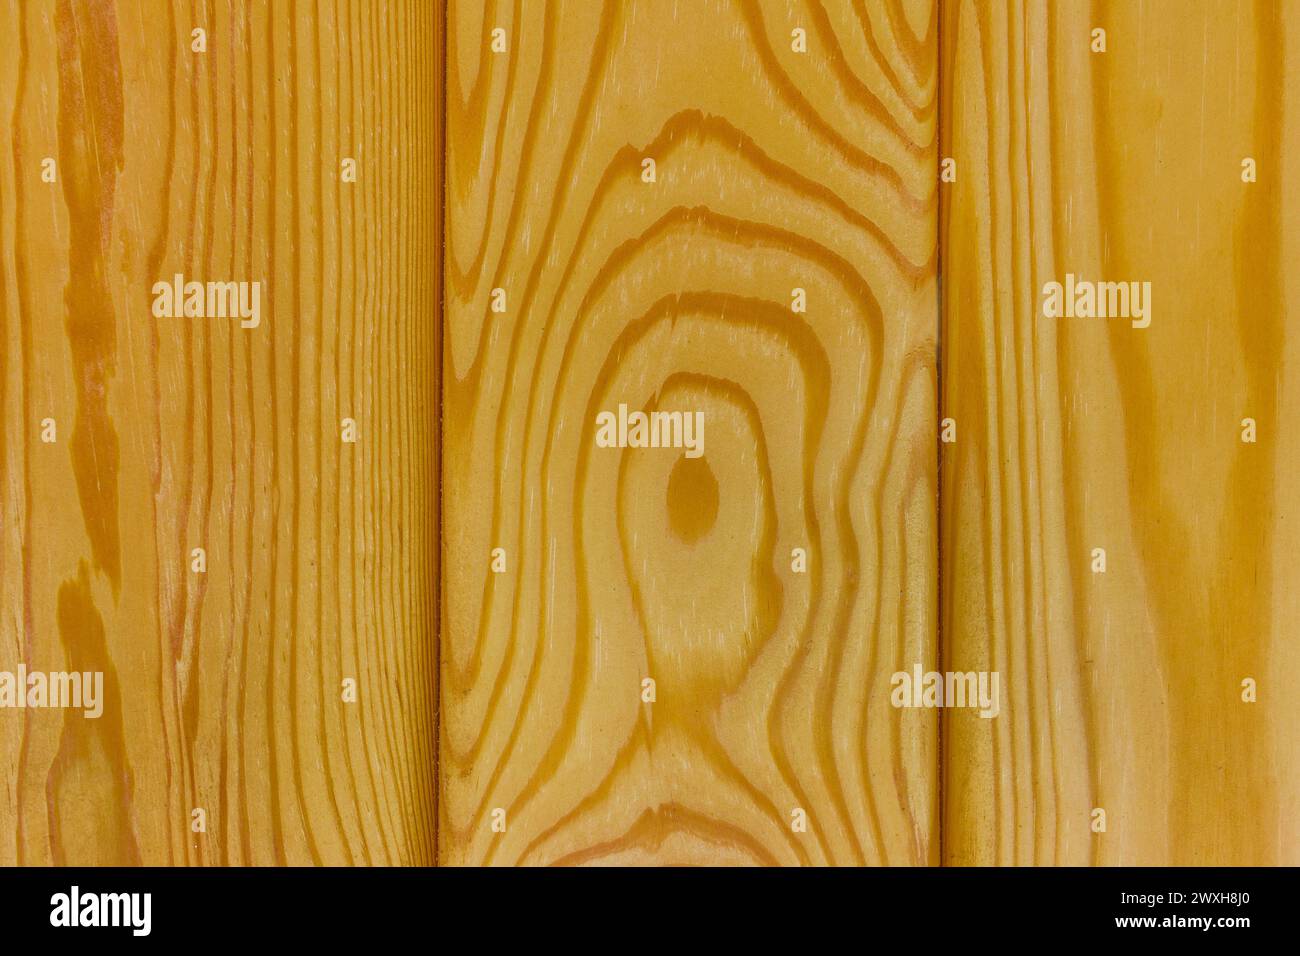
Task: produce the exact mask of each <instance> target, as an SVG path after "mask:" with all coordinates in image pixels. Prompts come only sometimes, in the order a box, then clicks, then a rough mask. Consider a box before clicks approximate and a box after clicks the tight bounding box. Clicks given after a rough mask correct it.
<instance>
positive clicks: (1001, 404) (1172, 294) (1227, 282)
mask: <svg viewBox="0 0 1300 956" xmlns="http://www.w3.org/2000/svg"><path fill="white" fill-rule="evenodd" d="M1096 27H1100V28H1103V29H1105V30H1106V31H1107V49H1106V52H1105V53H1093V52H1091V48H1090V47H1091V31H1092V29H1093V28H1096ZM941 35H942V38H943V40H942V45H943V67H942V75H943V96H942V105H941V115H942V127H943V132H942V145H941V150H942V151H943V153H944V154H945V155H951V156H953V157H954V158H956V159H957V163H958V170H959V177H958V181H957V182H956V183H955V184H952V185H950V186H945V188H944V193H943V227H942V231H943V238H942V253H941V261H942V263H943V284H944V335H943V409H944V411H943V413H944V414H945V415H951V416H952V417H954V418H955V419H957V422H958V429H959V440H958V442H957V443H956V444H955V445H953V446H947V447H946V448H945V453H944V457H943V468H942V478H941V486H942V506H941V523H942V531H941V553H942V555H943V560H942V580H943V584H942V590H943V595H944V598H943V608H942V618H941V631H942V634H943V639H942V640H943V653H944V659H945V661H946V662H948V663H945V667H955V668H959V669H964V668H987V667H992V668H995V669H998V670H1000V671H1001V672H1002V675H1003V684H1004V687H1006V693H1005V695H1004V696H1005V697H1006V700H1005V701H1004V704H1003V713H1002V715H1001V716H1000V717H999V718H998V719H996V720H993V721H982V720H979V719H978V718H975V717H973V716H971V715H970V714H969V712H949V713H948V714H947V715H946V718H947V719H946V722H945V726H944V751H945V754H946V757H947V760H946V764H945V774H944V848H945V852H944V858H945V862H947V863H954V864H963V863H1019V864H1030V863H1038V864H1051V863H1062V864H1064V863H1069V864H1087V863H1096V864H1103V865H1109V864H1182V865H1186V864H1280V863H1287V864H1292V865H1294V864H1296V863H1298V862H1300V824H1298V823H1297V819H1300V817H1298V815H1297V809H1300V807H1298V806H1297V802H1298V800H1300V748H1298V747H1297V741H1298V740H1300V705H1297V703H1296V697H1295V694H1294V691H1295V688H1296V686H1297V682H1298V681H1300V607H1298V606H1297V603H1298V602H1300V570H1298V569H1297V565H1296V561H1295V555H1296V554H1297V547H1298V546H1300V524H1297V522H1298V521H1300V513H1298V512H1297V510H1296V502H1297V500H1300V477H1298V469H1300V437H1298V433H1297V432H1296V429H1295V427H1294V420H1295V418H1296V416H1297V415H1300V384H1298V383H1297V380H1296V378H1295V369H1296V367H1297V360H1300V338H1297V336H1296V334H1295V329H1294V325H1295V321H1296V317H1295V309H1296V304H1297V302H1300V274H1297V272H1296V270H1295V268H1294V265H1295V263H1296V262H1300V192H1298V191H1297V186H1296V183H1295V181H1294V176H1291V177H1290V178H1289V179H1288V174H1289V173H1290V172H1293V171H1294V168H1295V157H1296V155H1297V152H1298V150H1300V112H1298V111H1297V108H1296V103H1297V97H1298V96H1300V68H1297V66H1296V63H1297V62H1298V61H1297V60H1296V58H1295V56H1294V51H1295V50H1296V49H1297V47H1298V46H1300V8H1297V7H1295V6H1294V5H1292V4H1272V3H1249V2H1208V0H1207V2H1203V3H1202V2H1198V3H1173V2H1169V3H1162V2H1145V3H1128V2H1124V3H1120V2H1116V3H1094V4H1086V3H1042V2H1034V3H1027V4H1005V5H1004V4H1000V3H973V2H952V3H946V4H944V8H943V22H942V29H941ZM1245 157H1251V158H1253V159H1255V160H1256V163H1257V169H1258V173H1257V181H1256V182H1254V183H1245V182H1243V181H1242V160H1243V158H1245ZM1288 167H1289V168H1288ZM1066 273H1074V274H1076V275H1080V276H1087V277H1090V278H1092V279H1099V280H1100V279H1105V280H1112V281H1118V280H1145V281H1150V282H1151V283H1152V312H1151V324H1150V326H1149V327H1147V328H1134V327H1133V326H1132V324H1131V323H1130V322H1129V321H1126V320H1123V319H1120V320H1115V319H1100V318H1091V319H1089V318H1077V317H1076V318H1061V319H1045V318H1044V317H1043V315H1042V309H1041V303H1042V295H1041V290H1042V288H1043V284H1044V283H1045V282H1048V281H1052V280H1058V281H1063V280H1064V278H1065V275H1066ZM1245 418H1253V419H1255V420H1256V422H1257V427H1258V440H1257V442H1255V443H1253V444H1248V443H1243V442H1242V440H1241V433H1242V429H1241V420H1242V419H1245ZM1094 548H1105V549H1106V555H1107V568H1106V571H1105V573H1093V571H1092V551H1093V549H1094ZM1245 678H1253V679H1254V680H1255V681H1256V682H1257V685H1258V702H1256V703H1245V702H1243V701H1242V699H1241V693H1242V686H1241V682H1242V681H1243V679H1245ZM1094 808H1101V809H1104V810H1105V811H1106V815H1107V821H1106V822H1107V828H1106V832H1105V833H1094V832H1093V831H1092V829H1091V827H1090V823H1091V820H1092V816H1091V814H1092V811H1093V809H1094Z"/></svg>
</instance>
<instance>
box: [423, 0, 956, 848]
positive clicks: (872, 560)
mask: <svg viewBox="0 0 1300 956" xmlns="http://www.w3.org/2000/svg"><path fill="white" fill-rule="evenodd" d="M936 26H937V25H936V15H935V9H934V4H933V3H932V2H929V0H909V2H887V3H874V2H873V3H860V2H854V3H835V4H822V3H815V2H814V3H785V2H763V3H755V2H749V0H745V2H730V0H726V2H724V0H702V2H698V3H689V4H685V3H675V2H670V0H649V2H627V3H619V4H604V5H598V4H595V3H587V2H568V3H547V4H542V3H525V4H507V3H495V2H488V3H482V4H479V3H474V2H462V0H453V2H451V3H450V4H449V7H448V26H447V43H448V48H447V62H448V77H447V169H448V175H447V186H446V189H447V223H446V236H447V241H446V255H445V260H444V269H445V272H444V279H445V288H446V299H445V309H446V313H445V319H444V338H443V342H444V348H443V383H444V407H443V448H442V452H443V461H444V471H443V479H442V494H443V518H444V535H445V537H444V563H445V568H446V572H445V576H444V579H443V582H442V587H443V602H442V608H443V617H442V634H441V661H440V664H441V695H442V696H441V700H442V709H441V714H442V724H441V737H440V743H441V746H440V767H441V800H440V807H439V811H440V813H439V820H440V826H439V853H440V858H441V859H442V860H443V861H444V862H446V863H452V864H468V863H492V864H511V863H525V864H540V863H685V862H705V863H768V864H799V863H813V864H820V863H845V864H853V863H892V864H904V863H926V862H934V861H935V860H937V857H938V843H937V835H936V829H935V827H936V805H937V804H936V800H937V796H936V789H935V783H936V772H937V766H938V755H937V751H936V726H937V721H936V719H935V716H934V711H932V710H930V711H926V710H919V709H915V710H902V709H899V710H896V709H894V708H893V707H892V706H891V704H890V677H891V674H892V673H893V672H895V671H897V670H901V669H908V668H910V667H911V666H912V664H913V663H924V664H925V666H926V667H930V666H933V661H934V654H935V650H936V646H935V609H936V606H937V598H936V595H935V581H936V538H935V526H934V525H935V495H936V470H937V454H936V450H935V445H936V443H935V434H934V425H935V410H936V390H937V382H936V379H935V335H936V330H937V325H938V314H937V295H936V293H937V289H936V279H935V269H936V261H935V248H936V242H937V190H936V182H935V172H936V158H937V157H936V153H935V148H936V142H937V140H936V125H935V106H936V101H937V87H936V84H937V72H936V64H937V54H938V42H937V32H936ZM796 30H801V31H803V34H804V37H805V43H806V46H805V48H804V50H803V51H800V50H797V49H796V47H797V46H799V45H800V44H799V42H798V39H797V36H796V34H795V32H794V31H796ZM497 31H499V32H497ZM494 45H495V47H496V49H494ZM647 161H653V164H654V169H653V173H654V175H653V179H652V180H651V177H650V175H649V173H648V169H649V166H648V165H647ZM795 289H802V290H803V291H804V294H805V296H806V302H807V308H806V311H803V312H797V311H794V309H793V304H794V298H793V290H795ZM494 290H499V292H496V293H495V294H494ZM494 306H495V307H496V308H495V310H494ZM620 405H626V406H627V409H628V410H629V411H630V412H632V413H637V412H682V413H686V414H692V415H693V414H695V413H701V414H702V415H703V421H704V425H703V436H704V444H703V449H702V454H701V455H699V456H698V457H692V456H690V455H688V453H687V452H688V450H687V449H686V448H684V447H676V446H674V447H659V448H627V447H618V448H610V447H598V445H597V440H598V438H599V437H600V436H599V435H598V431H597V424H598V416H599V415H601V414H602V413H605V412H609V413H617V412H618V408H619V406H620ZM494 549H501V550H500V551H499V552H497V555H496V559H495V560H496V564H495V569H494V559H493V552H494ZM795 549H805V550H806V551H807V555H808V559H807V562H808V563H807V569H806V571H803V572H799V571H797V570H795V564H794V560H793V559H792V552H793V551H794V550H795ZM646 680H652V681H654V699H653V701H652V702H651V701H648V700H646V699H644V698H645V697H647V696H649V695H648V692H647V691H646V690H644V687H645V684H644V682H645V681H646ZM795 811H802V812H803V813H804V814H806V817H807V828H806V831H799V830H798V829H797V828H796V826H795V823H796V822H797V820H798V814H797V813H796V812H795Z"/></svg>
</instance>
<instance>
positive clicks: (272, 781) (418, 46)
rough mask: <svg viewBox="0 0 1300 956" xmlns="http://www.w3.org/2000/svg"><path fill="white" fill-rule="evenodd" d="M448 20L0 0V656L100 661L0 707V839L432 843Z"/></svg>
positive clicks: (343, 847)
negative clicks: (90, 686)
mask: <svg viewBox="0 0 1300 956" xmlns="http://www.w3.org/2000/svg"><path fill="white" fill-rule="evenodd" d="M439 26H440V23H439V22H438V21H437V20H436V19H435V18H433V17H431V16H428V15H427V8H426V6H425V5H424V4H423V3H419V2H409V3H393V4H384V5H376V4H371V3H365V2H348V0H340V2H338V3H323V4H319V5H317V4H314V3H307V2H297V3H292V2H290V3H276V4H273V5H271V4H244V3H235V2H225V0H222V2H216V0H206V2H193V3H135V2H131V3H126V2H123V3H117V4H114V3H111V2H95V3H79V2H71V0H48V2H44V0H42V2H36V0H33V2H17V0H6V2H4V3H2V4H0V48H3V56H0V157H3V162H0V308H2V309H3V336H4V338H3V342H0V408H2V409H3V415H0V421H2V422H3V430H2V431H0V496H2V497H3V509H4V526H3V534H2V535H0V545H2V546H0V669H5V670H9V671H13V670H15V669H16V668H17V667H18V666H19V665H20V664H22V665H25V666H27V667H29V668H33V669H45V670H57V669H73V668H75V669H79V670H80V669H84V670H102V671H103V672H104V673H105V675H106V681H107V701H106V707H105V711H104V714H103V716H102V717H101V718H99V719H98V720H91V719H86V718H83V717H82V716H81V715H80V714H79V713H72V712H64V711H58V710H43V711H38V710H26V711H18V710H5V711H0V765H2V766H0V776H2V777H3V780H4V786H3V788H0V864H14V863H23V864H40V863H55V864H61V863H73V864H100V863H115V864H122V863H148V864H182V863H190V864H270V863H293V864H302V863H322V864H337V863H351V862H356V863H421V862H426V863H427V862H429V861H431V859H432V858H433V856H434V852H435V851H434V821H435V816H436V811H435V793H436V786H435V782H434V775H435V767H434V758H435V754H434V738H435V730H434V723H435V717H436V703H435V693H434V692H435V685H436V664H435V648H434V622H435V620H436V610H435V601H436V588H435V585H434V582H435V581H436V576H437V573H438V568H437V556H438V550H437V547H436V534H437V530H436V529H437V514H436V508H437V500H436V494H435V491H434V489H435V482H436V475H437V472H438V463H437V460H436V448H435V442H434V439H435V435H436V396H437V393H438V385H437V376H438V363H437V337H438V334H439V330H438V327H437V324H436V322H435V319H434V316H435V309H434V304H435V302H436V300H437V296H438V295H439V294H440V293H439V284H438V278H437V276H436V274H435V273H436V270H434V269H432V268H430V267H429V266H428V265H427V263H429V262H431V261H433V260H434V259H435V258H436V256H437V253H436V249H437V248H438V246H439V242H438V236H437V232H438V228H439V216H438V213H437V208H438V207H437V203H438V199H439V193H438V188H437V184H438V183H439V182H440V181H441V169H440V160H439V155H438V150H437V148H436V145H437V140H438V128H437V124H438V123H439V110H438V78H439V77H440V75H441V72H442V64H441V53H440V51H441V48H442V47H441V39H440V37H439V36H438V35H437V32H436V31H437V29H438V28H439ZM195 27H202V28H204V29H206V30H207V50H206V52H203V53H196V52H194V51H193V50H192V48H191V39H192V38H191V31H192V30H193V29H194V28H195ZM345 156H347V157H353V158H355V159H356V160H357V167H358V173H357V180H356V182H355V183H346V182H343V181H342V177H341V175H340V171H341V167H340V162H341V158H342V157H345ZM45 157H51V158H53V159H55V160H56V162H57V180H56V181H55V182H53V183H47V182H44V181H42V178H41V172H42V167H41V163H42V159H43V158H45ZM175 273H182V274H184V275H185V276H186V277H187V278H194V279H197V280H199V281H216V280H221V281H225V280H232V281H253V280H258V281H262V282H263V283H264V286H265V288H264V291H263V300H262V316H261V324H260V326H259V327H258V328H255V329H244V328H241V327H240V326H239V324H238V323H237V322H234V321H231V320H229V319H222V318H179V319H169V318H163V319H155V318H154V317H153V315H152V314H151V304H152V299H153V296H152V293H151V287H152V285H153V283H154V282H155V281H157V280H159V279H164V280H170V278H171V277H172V276H173V275H174V274H175ZM47 417H48V418H53V419H55V421H56V427H57V441H56V442H55V443H52V444H47V443H44V442H42V441H41V440H40V432H41V424H40V423H41V422H42V420H43V419H45V418H47ZM345 417H350V418H353V419H355V420H356V422H357V425H358V428H359V439H358V441H357V442H356V443H355V444H345V443H343V442H342V441H341V429H340V422H341V419H343V418H345ZM195 547H204V548H206V551H207V562H208V567H207V571H206V573H205V574H197V573H194V572H192V571H191V549H192V548H195ZM346 678H352V679H355V681H356V683H357V701H356V703H344V702H343V700H342V693H341V687H342V682H343V681H344V679H346ZM196 807H201V808H204V809H205V810H206V811H207V831H206V832H204V833H194V832H191V826H190V824H191V810H192V809H193V808H196Z"/></svg>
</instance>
